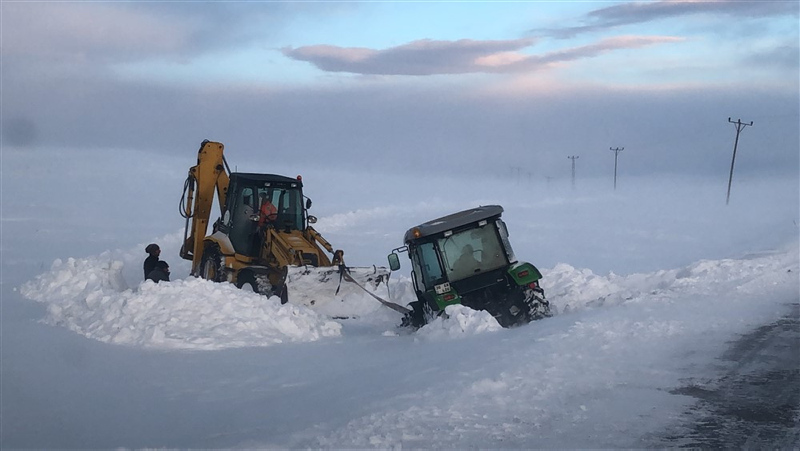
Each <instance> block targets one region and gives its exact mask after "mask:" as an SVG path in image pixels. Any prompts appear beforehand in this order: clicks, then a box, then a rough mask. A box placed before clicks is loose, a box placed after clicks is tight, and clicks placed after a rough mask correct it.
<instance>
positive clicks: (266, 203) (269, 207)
mask: <svg viewBox="0 0 800 451" xmlns="http://www.w3.org/2000/svg"><path fill="white" fill-rule="evenodd" d="M259 197H260V198H261V208H260V209H259V213H258V226H259V227H263V226H264V225H265V224H271V223H274V222H275V220H276V219H278V208H277V207H275V205H273V204H272V202H270V200H269V197H268V196H267V193H261V195H260V196H259Z"/></svg>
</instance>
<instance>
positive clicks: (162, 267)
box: [147, 260, 169, 283]
mask: <svg viewBox="0 0 800 451" xmlns="http://www.w3.org/2000/svg"><path fill="white" fill-rule="evenodd" d="M147 280H152V281H153V282H155V283H158V282H160V281H162V280H163V281H164V282H169V265H168V264H167V262H165V261H164V260H159V261H157V262H156V267H155V269H153V270H152V271H150V273H149V274H147Z"/></svg>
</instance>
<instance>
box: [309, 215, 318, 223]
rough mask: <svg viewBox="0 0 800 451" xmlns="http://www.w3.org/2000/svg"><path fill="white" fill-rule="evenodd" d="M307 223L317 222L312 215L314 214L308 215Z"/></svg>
mask: <svg viewBox="0 0 800 451" xmlns="http://www.w3.org/2000/svg"><path fill="white" fill-rule="evenodd" d="M308 223H309V224H316V223H317V217H316V216H314V215H309V216H308Z"/></svg>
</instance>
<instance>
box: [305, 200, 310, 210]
mask: <svg viewBox="0 0 800 451" xmlns="http://www.w3.org/2000/svg"><path fill="white" fill-rule="evenodd" d="M309 208H311V199H309V198H306V210H308V209H309Z"/></svg>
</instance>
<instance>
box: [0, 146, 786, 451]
mask: <svg viewBox="0 0 800 451" xmlns="http://www.w3.org/2000/svg"><path fill="white" fill-rule="evenodd" d="M133 155H135V153H133V154H127V153H123V154H122V155H121V156H120V157H119V160H120V163H115V162H114V161H113V160H114V158H111V157H107V156H104V155H93V154H91V152H88V151H87V154H86V155H84V156H81V155H76V156H74V157H75V158H76V161H75V162H70V163H65V162H64V161H62V160H60V159H57V160H55V161H57V162H58V163H56V162H54V163H51V164H52V165H53V167H49V166H48V164H47V163H43V164H42V165H39V166H37V167H36V168H32V169H31V170H33V171H43V172H47V173H57V174H58V176H59V177H63V178H64V180H61V182H62V183H61V185H63V186H64V187H65V193H64V196H62V197H61V198H60V200H59V201H58V202H56V201H55V200H53V201H50V202H53V203H54V204H57V205H58V208H55V209H52V210H51V209H49V208H48V205H47V202H48V201H47V200H43V199H42V198H41V196H39V195H38V192H37V191H35V190H34V188H32V187H30V186H29V184H28V183H26V177H25V174H17V173H15V172H14V171H11V172H8V173H4V180H3V183H4V185H3V188H4V191H5V190H7V189H13V190H14V192H15V193H17V195H15V196H14V197H13V198H10V197H8V196H6V197H4V200H3V207H2V208H3V217H2V219H3V222H2V224H3V227H4V229H3V241H2V251H3V274H2V284H0V288H2V308H3V311H2V315H1V316H0V318H1V319H2V326H3V327H2V366H0V370H1V371H2V382H1V383H2V395H3V396H2V402H0V408H2V412H1V413H2V415H0V418H2V434H0V435H2V445H3V447H12V448H20V447H21V448H112V447H114V448H116V447H122V448H271V449H274V448H281V449H285V448H326V449H330V448H334V449H340V448H380V449H387V448H392V449H399V448H620V447H622V448H645V447H671V446H675V442H669V441H665V438H664V433H665V431H666V430H667V429H668V428H671V427H675V426H676V425H677V424H679V422H680V419H681V418H682V416H683V415H684V413H685V412H686V411H687V409H689V408H690V407H691V406H692V404H693V402H694V399H693V398H690V397H688V396H683V395H677V394H674V393H673V392H674V389H675V388H676V387H680V386H682V385H684V384H686V383H688V382H690V381H697V380H701V381H709V380H712V379H714V378H715V377H716V376H717V375H718V374H719V372H720V371H721V368H723V367H724V362H722V361H720V359H719V358H720V356H721V355H722V354H723V353H724V352H725V351H726V349H727V347H728V346H729V343H730V342H731V341H732V340H735V339H736V338H737V337H738V336H740V335H741V334H744V333H747V332H749V331H751V330H753V329H754V328H757V327H759V326H761V325H764V324H769V323H771V322H773V321H775V320H777V319H779V318H781V317H783V316H784V315H787V314H788V312H789V311H790V310H789V307H790V306H791V305H793V304H797V302H798V299H799V298H800V282H799V280H798V275H800V267H799V264H798V261H799V260H800V257H799V256H798V254H799V251H798V249H799V248H800V244H798V226H797V221H798V202H797V198H798V193H797V181H796V180H772V181H762V180H750V181H748V180H746V179H745V180H742V181H741V182H740V184H738V185H735V186H734V188H735V191H734V197H733V199H732V205H731V206H730V207H728V208H726V207H725V206H724V194H725V192H724V183H723V184H722V185H718V186H717V185H711V184H708V183H706V182H702V181H697V182H695V183H684V182H685V181H681V183H675V184H674V185H670V181H664V180H657V181H644V180H628V179H625V178H623V179H621V180H620V182H624V183H620V187H625V186H626V184H628V185H635V186H636V189H631V190H630V191H628V192H626V191H624V189H621V190H620V191H621V192H616V193H611V192H609V191H608V190H606V191H603V189H602V188H600V187H602V186H604V185H594V186H593V188H592V189H588V188H587V187H586V186H583V187H582V188H580V189H578V190H577V191H576V192H572V191H571V190H570V189H569V188H568V187H569V181H568V180H567V181H565V182H564V187H563V189H559V188H557V187H556V188H553V189H552V190H550V191H549V192H548V194H547V195H541V196H540V197H541V200H536V199H528V200H525V201H524V202H523V201H519V196H518V194H519V189H520V186H518V185H519V183H518V182H515V183H511V182H505V181H492V180H487V181H485V183H482V184H481V186H480V187H479V188H480V189H478V188H476V186H475V185H476V184H475V183H474V180H460V179H458V178H457V177H452V178H450V177H443V178H442V179H441V180H437V181H435V182H432V181H430V180H409V178H408V177H396V178H395V177H393V176H383V177H379V176H378V175H377V174H368V175H367V176H356V175H352V176H350V177H346V176H344V175H343V176H342V177H341V178H340V179H339V185H338V186H337V188H330V187H327V186H325V185H324V184H323V181H324V180H326V178H325V177H326V176H325V174H324V172H323V173H320V174H314V173H313V172H311V173H305V174H304V180H305V181H306V182H305V183H306V194H307V195H309V197H312V198H313V199H314V208H313V209H312V210H313V211H312V212H313V213H314V214H315V215H316V216H318V217H319V222H318V224H317V229H318V230H319V231H320V232H321V233H322V234H323V235H324V236H325V237H326V239H328V240H329V241H330V242H331V243H333V244H334V247H341V248H342V249H345V250H346V251H347V253H346V254H345V255H346V259H347V261H348V263H349V264H351V265H354V266H369V265H372V264H383V262H384V261H385V255H386V254H388V253H389V252H390V251H391V249H393V248H395V247H397V246H399V245H401V244H402V243H401V240H402V234H403V232H404V231H405V230H406V229H407V228H408V227H410V226H412V225H415V224H418V223H420V222H423V221H426V220H429V219H432V218H434V217H437V216H441V215H443V214H447V213H452V212H453V211H456V210H459V209H461V208H468V207H470V206H474V205H487V204H494V203H497V204H500V205H503V206H504V208H505V210H506V213H505V214H504V219H505V221H506V223H507V224H508V227H509V230H510V232H511V240H512V243H513V245H514V248H515V252H516V255H517V256H518V257H519V258H520V259H524V260H528V261H531V262H532V263H534V264H536V265H537V266H538V267H539V269H540V270H541V272H542V273H543V276H544V278H543V279H542V286H543V288H544V289H545V292H546V295H547V297H548V299H550V301H551V303H552V304H553V305H554V306H555V309H556V311H557V312H558V314H557V315H555V316H553V317H552V318H547V319H544V320H540V321H536V322H534V323H531V324H529V325H525V326H522V327H516V328H512V329H503V328H500V327H499V325H498V324H497V323H496V321H494V319H493V318H491V317H490V316H489V315H487V314H486V313H485V312H479V311H473V310H470V309H469V308H466V307H463V306H451V307H448V309H447V317H440V318H437V319H435V320H434V321H432V322H431V323H430V324H428V325H426V326H425V327H423V328H421V329H419V330H417V331H411V330H408V329H405V328H401V327H398V326H399V323H400V315H399V314H398V313H397V312H394V311H392V310H390V309H388V308H386V307H384V306H382V305H380V304H379V303H378V302H377V301H375V300H374V299H372V298H371V297H370V296H369V295H368V294H366V293H364V292H359V290H351V291H348V292H347V293H345V294H344V295H342V296H339V298H338V299H337V298H334V297H333V295H332V294H331V293H329V292H328V291H327V290H328V287H326V288H324V289H323V288H319V290H318V291H317V292H313V291H314V288H313V287H311V286H307V287H303V288H302V289H303V290H304V291H307V292H308V291H311V293H310V296H311V297H313V298H316V299H321V300H323V301H321V302H319V303H315V304H314V305H309V306H305V305H296V304H291V303H290V304H286V305H281V304H280V302H279V301H278V299H276V298H274V297H273V298H268V297H266V296H261V295H257V294H254V293H248V292H244V291H241V290H238V289H236V288H235V287H233V286H231V285H229V284H214V283H210V282H208V281H204V280H200V279H197V278H194V277H190V276H188V272H189V271H188V268H189V266H188V265H189V263H188V262H186V261H183V260H181V259H179V258H178V257H177V255H178V249H179V248H180V245H181V241H182V236H183V228H182V224H181V222H180V219H179V217H178V214H177V212H176V211H174V210H175V204H177V198H178V196H179V195H180V188H181V186H180V185H181V182H182V180H183V174H185V169H186V168H185V167H183V166H181V164H186V165H188V164H190V163H192V162H191V155H189V156H188V157H187V158H185V159H184V160H186V161H182V162H179V163H180V164H177V163H175V164H173V163H174V160H176V159H172V158H167V157H164V158H163V159H159V158H158V157H154V156H152V155H150V156H149V161H148V162H147V163H146V164H147V167H148V168H151V167H153V166H155V167H158V164H157V163H158V162H160V163H161V164H162V165H163V166H164V168H163V169H162V171H160V172H157V173H155V174H154V175H153V177H154V179H153V180H150V181H148V182H147V183H145V181H142V183H139V184H137V183H133V182H128V183H130V185H131V186H130V187H120V188H119V189H118V190H117V191H114V193H113V195H112V194H111V193H107V192H104V191H103V190H96V191H85V190H81V191H80V193H79V194H80V195H79V196H71V195H70V194H69V191H70V190H71V189H72V188H69V187H71V186H75V183H74V182H76V180H78V179H81V178H83V177H85V174H83V173H77V174H75V175H70V171H56V169H58V167H60V166H61V165H62V164H76V165H79V166H80V165H84V166H85V165H86V164H91V162H94V161H98V160H99V161H101V163H98V164H104V165H105V167H106V168H108V169H109V171H108V174H105V173H102V174H101V173H98V174H96V177H97V180H95V182H94V183H97V184H99V185H103V184H104V183H108V184H111V183H113V182H114V180H115V178H117V177H119V174H120V173H123V171H122V168H121V167H120V168H118V169H117V170H112V169H113V168H115V167H116V166H114V165H115V164H119V165H121V166H124V167H125V168H126V169H130V166H131V165H133V164H136V163H135V162H136V158H134V156H133ZM16 157H19V158H23V155H16V154H14V153H11V154H8V153H6V154H4V156H3V158H4V164H5V165H10V167H14V164H19V163H18V162H17V160H15V158H16ZM82 158H85V161H84V160H83V159H82ZM104 158H107V160H105V159H104ZM115 158H116V157H115ZM230 158H233V156H231V157H230ZM82 167H83V166H82ZM170 168H172V169H170ZM252 169H253V170H254V171H262V172H276V173H290V174H293V173H296V172H298V171H296V170H295V169H293V168H289V169H286V168H274V170H273V169H272V168H270V169H269V170H264V169H263V168H252ZM284 169H285V170H284ZM248 170H249V169H248ZM48 171H50V172H48ZM7 174H9V175H7ZM15 174H17V175H15ZM70 177H74V178H75V180H73V179H71V178H70ZM104 177H105V178H104ZM328 178H329V177H328ZM315 180H317V182H315ZM315 183H316V185H315ZM585 183H586V184H588V183H589V182H585ZM365 184H366V185H365ZM143 185H147V187H144V186H143ZM405 186H415V187H416V189H417V190H418V192H420V193H422V192H428V193H441V194H440V195H439V196H437V197H427V198H425V199H418V200H415V199H413V198H412V196H411V194H408V193H407V192H404V193H400V192H399V191H397V188H398V187H405ZM579 186H580V185H579ZM667 187H669V188H670V189H666V188H667ZM720 187H721V188H720ZM534 188H535V190H538V192H539V193H545V192H547V191H546V190H547V188H546V185H545V184H544V183H542V184H540V185H535V186H531V187H526V189H534ZM151 189H152V190H153V191H152V192H156V193H159V195H158V196H153V195H150V196H149V197H148V196H144V198H143V197H142V196H141V195H140V194H141V193H140V191H147V192H148V193H149V192H150V191H149V190H151ZM368 189H369V190H368ZM128 190H130V191H128ZM793 190H794V191H793ZM165 192H166V193H169V192H174V193H175V196H174V199H173V198H169V197H167V198H165V199H162V198H161V197H163V196H162V194H161V193H165ZM776 192H783V193H785V192H789V193H792V194H791V195H789V196H774V195H771V194H772V193H776ZM134 193H136V194H134ZM343 193H350V194H358V193H361V195H360V196H356V195H353V196H348V195H344V194H343ZM406 194H408V196H406ZM119 195H122V196H123V197H124V198H125V199H129V202H128V203H127V210H125V211H117V210H118V209H114V208H110V209H108V208H104V206H106V205H115V204H116V202H118V201H119V199H118V198H117V196H119ZM720 195H721V196H720ZM110 196H111V197H113V199H112V198H111V197H110ZM387 199H388V200H390V202H389V205H386V203H387ZM720 201H721V202H720ZM720 203H721V204H722V205H721V206H720V205H719V204H720ZM84 204H86V208H84ZM31 205H33V206H34V207H35V208H31ZM33 211H36V212H39V213H40V214H39V215H38V216H37V215H36V214H33V213H32V212H33ZM173 217H174V218H173ZM163 218H169V219H163ZM64 236H67V237H69V240H64V239H63V237H64ZM150 242H156V243H158V244H159V245H160V246H161V248H162V258H163V259H166V260H167V261H168V262H169V263H170V268H171V270H172V281H171V282H162V283H159V284H154V283H152V282H149V281H147V282H143V281H142V280H141V279H142V274H141V272H142V270H141V263H142V261H143V259H144V257H145V256H146V255H145V253H144V246H145V245H147V244H148V243H150ZM402 259H403V260H402V261H403V268H402V269H401V270H400V272H398V273H395V274H393V275H392V277H391V279H390V281H389V284H388V286H381V287H379V288H378V289H377V290H375V293H376V294H378V295H380V296H384V297H387V296H388V297H389V298H390V299H391V300H392V301H393V302H396V303H398V304H401V305H404V304H407V303H408V302H410V301H411V300H413V299H414V294H413V288H412V286H411V280H410V278H409V273H408V267H409V266H410V264H409V263H408V260H407V259H406V257H405V256H402ZM298 289H300V288H299V287H298Z"/></svg>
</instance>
